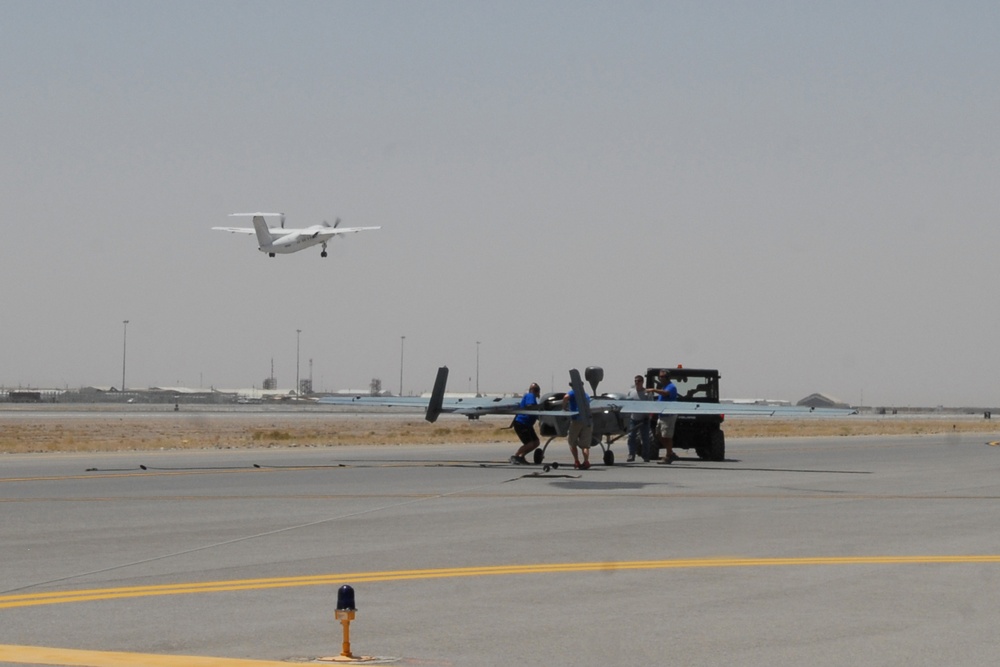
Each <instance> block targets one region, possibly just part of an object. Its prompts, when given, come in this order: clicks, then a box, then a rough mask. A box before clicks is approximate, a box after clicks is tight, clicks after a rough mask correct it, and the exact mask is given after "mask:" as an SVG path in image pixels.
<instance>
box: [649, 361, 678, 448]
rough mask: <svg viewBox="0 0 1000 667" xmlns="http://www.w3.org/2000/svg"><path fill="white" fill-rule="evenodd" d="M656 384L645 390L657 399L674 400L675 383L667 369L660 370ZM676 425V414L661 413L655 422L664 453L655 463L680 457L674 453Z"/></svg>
mask: <svg viewBox="0 0 1000 667" xmlns="http://www.w3.org/2000/svg"><path fill="white" fill-rule="evenodd" d="M657 384H659V385H660V386H659V387H657V388H653V389H647V390H646V391H648V392H651V393H653V394H656V395H657V399H656V400H658V401H676V400H677V385H675V384H674V383H673V382H672V381H671V380H670V376H669V375H668V374H667V371H665V370H661V371H660V374H659V377H658V378H657ZM676 425H677V415H671V414H661V415H660V418H659V419H658V420H657V422H656V439H657V440H659V441H660V446H661V447H663V449H664V450H665V453H664V454H663V458H662V459H660V460H659V461H657V463H663V464H666V465H670V464H671V463H673V462H674V461H676V460H677V459H679V458H680V457H679V456H677V455H676V454H674V427H675V426H676Z"/></svg>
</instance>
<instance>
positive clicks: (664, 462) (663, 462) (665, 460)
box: [657, 456, 674, 466]
mask: <svg viewBox="0 0 1000 667" xmlns="http://www.w3.org/2000/svg"><path fill="white" fill-rule="evenodd" d="M673 462H674V460H673V459H671V458H668V457H666V456H664V457H663V458H662V459H660V460H659V461H657V463H659V464H660V465H661V466H668V465H670V464H671V463H673Z"/></svg>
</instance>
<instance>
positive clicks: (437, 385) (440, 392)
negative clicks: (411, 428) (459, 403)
mask: <svg viewBox="0 0 1000 667" xmlns="http://www.w3.org/2000/svg"><path fill="white" fill-rule="evenodd" d="M447 384H448V367H447V366H442V367H441V368H439V369H438V374H437V378H435V380H434V391H432V392H431V400H430V401H429V402H428V403H427V414H426V416H425V417H424V419H426V420H427V421H429V422H431V423H432V424H433V423H434V422H436V421H437V418H438V416H439V415H440V414H441V406H442V405H444V388H445V385H447Z"/></svg>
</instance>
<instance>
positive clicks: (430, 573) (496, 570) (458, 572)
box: [0, 555, 1000, 609]
mask: <svg viewBox="0 0 1000 667" xmlns="http://www.w3.org/2000/svg"><path fill="white" fill-rule="evenodd" d="M969 563H1000V555H971V556H845V557H816V558H698V559H678V560H642V561H608V562H599V563H548V564H546V563H543V564H535V565H495V566H485V567H452V568H436V569H426V570H390V571H385V572H344V573H337V574H322V575H311V576H302V577H272V578H269V579H233V580H229V581H205V582H200V583H181V584H160V585H155V586H123V587H119V588H92V589H83V590H77V591H52V592H47V593H22V594H14V595H0V609H12V608H17V607H36V606H41V605H50V604H64V603H67V602H91V601H95V600H121V599H126V598H138V597H155V596H161V595H191V594H200V593H222V592H231V591H247V590H265V589H270V588H295V587H301V586H340V585H341V584H343V583H344V582H345V581H349V582H351V583H352V584H358V583H374V582H384V581H404V580H415V579H444V578H451V577H485V576H507V575H523V574H558V573H568V572H595V571H596V572H616V571H627V570H664V569H696V568H710V567H712V568H714V567H776V566H781V567H789V566H795V565H929V564H969Z"/></svg>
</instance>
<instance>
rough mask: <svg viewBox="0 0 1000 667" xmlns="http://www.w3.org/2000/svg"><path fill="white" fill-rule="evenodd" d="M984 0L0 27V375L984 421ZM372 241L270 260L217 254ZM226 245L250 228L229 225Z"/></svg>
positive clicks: (991, 72) (996, 24)
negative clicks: (263, 230)
mask: <svg viewBox="0 0 1000 667" xmlns="http://www.w3.org/2000/svg"><path fill="white" fill-rule="evenodd" d="M998 63H1000V5H998V4H997V3H996V2H985V1H984V2H963V1H957V2H919V1H914V0H905V1H899V2H869V1H865V2H851V1H848V2H837V3H806V2H736V1H733V2H700V1H692V2H606V3H587V2H578V1H575V0H574V1H566V2H511V1H505V2H495V3H470V2H297V3H288V2H177V1H170V2H120V3H118V2H41V1H33V2H11V1H6V2H2V3H0V82H2V86H3V93H2V95H3V104H2V105H0V119H2V122H0V146H2V150H0V201H2V210H3V218H4V221H5V222H4V228H5V232H4V234H3V239H4V241H3V243H2V245H0V313H2V317H3V324H2V328H0V331H2V338H0V384H3V385H6V386H18V385H20V386H29V385H30V386H35V387H52V386H56V387H66V386H68V387H71V388H72V387H79V386H82V385H116V386H118V385H120V383H121V374H122V343H123V340H122V338H123V329H124V326H123V324H122V321H123V320H126V319H128V320H129V322H130V323H129V325H128V352H127V384H128V385H129V386H130V387H148V386H156V385H178V384H179V385H187V386H205V387H208V386H215V387H219V388H235V387H251V386H257V387H259V386H261V383H262V381H263V379H264V378H265V377H267V376H268V374H269V373H270V365H271V360H272V359H273V360H274V367H275V375H276V376H277V379H278V383H279V385H280V386H281V387H283V388H284V387H287V388H291V387H292V386H293V385H294V382H295V370H296V369H295V365H296V339H297V335H296V330H297V329H301V331H302V333H301V335H300V337H299V342H300V350H301V354H300V357H301V371H300V374H301V376H302V377H308V376H309V372H310V371H309V360H312V377H313V382H314V386H315V388H316V389H329V390H335V389H340V388H348V387H350V388H359V387H367V386H368V383H369V381H370V380H371V379H372V378H373V377H378V378H381V379H382V381H383V385H384V387H386V388H388V389H391V390H393V391H397V390H398V389H399V380H400V356H401V342H402V341H401V336H406V340H405V343H403V349H402V353H403V389H404V392H405V393H410V392H420V391H428V390H429V389H430V387H431V385H432V383H433V377H434V372H435V369H436V368H437V366H439V365H448V366H450V367H451V369H452V374H451V383H450V385H449V388H450V389H453V390H461V391H465V390H468V389H470V388H471V389H473V390H474V389H475V384H476V373H477V371H476V359H477V341H479V345H478V353H479V382H480V388H481V389H482V390H483V391H519V390H523V389H524V388H525V387H526V386H527V384H528V383H529V382H531V381H533V380H534V381H538V382H539V383H540V384H541V385H542V388H543V390H544V391H549V390H550V389H552V388H553V387H554V388H555V389H556V390H561V389H563V388H564V387H565V385H566V382H567V374H566V371H567V369H569V368H571V367H577V368H580V369H582V368H584V367H585V366H589V365H600V366H603V367H604V369H605V375H606V380H605V383H604V385H603V386H602V389H604V390H607V391H611V390H617V391H623V390H625V389H627V388H628V386H629V383H630V379H631V377H632V375H633V374H634V373H635V372H637V371H641V370H643V369H645V368H646V367H647V366H655V365H675V364H678V363H681V364H684V365H685V366H688V367H710V368H719V369H720V370H721V372H722V375H723V393H724V395H726V396H733V397H735V396H757V397H760V396H766V397H771V398H784V399H790V400H798V399H799V398H802V397H803V396H805V395H807V394H809V393H812V392H814V391H821V392H824V393H827V394H830V395H833V396H835V397H837V398H840V399H841V400H845V401H849V402H851V403H859V402H861V401H863V402H864V404H866V405H901V406H903V405H921V406H926V405H938V404H944V405H969V404H971V405H982V406H997V405H1000V380H998V378H1000V347H998V345H997V342H996V341H997V338H998V332H1000V310H998V303H997V287H998V277H1000V268H998V267H1000V261H998V259H997V256H998V253H1000V212H998V202H1000V196H998V191H1000V190H998V184H1000V67H998V66H997V65H998ZM258 210H266V211H270V210H276V211H284V212H285V213H286V214H287V215H288V222H287V224H288V225H289V226H296V225H298V226H305V225H309V224H315V223H317V222H320V221H322V220H324V219H327V220H330V221H331V222H332V221H333V219H334V218H336V217H338V216H339V217H341V218H342V219H343V223H342V224H344V225H382V229H381V230H380V231H376V232H366V233H363V234H357V235H352V236H350V237H348V238H346V239H341V240H338V241H336V242H334V243H332V244H331V245H330V256H329V257H328V258H326V259H321V258H320V256H319V248H310V249H308V250H305V251H303V252H300V253H298V254H293V255H286V256H279V257H276V258H274V259H270V258H268V257H267V256H266V255H264V254H262V253H260V252H258V251H257V245H256V239H255V238H253V237H250V236H237V235H231V234H224V233H222V232H215V231H211V230H210V228H211V227H212V226H213V225H231V224H234V219H231V218H228V217H226V216H227V214H228V213H232V212H237V211H258ZM243 222H248V221H247V220H245V219H244V220H243Z"/></svg>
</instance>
